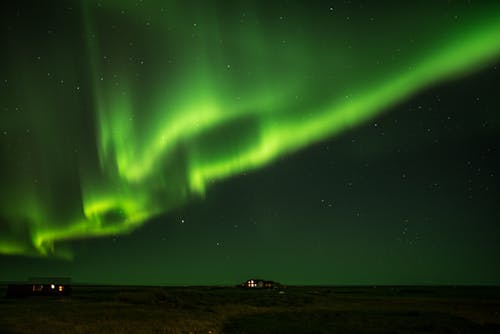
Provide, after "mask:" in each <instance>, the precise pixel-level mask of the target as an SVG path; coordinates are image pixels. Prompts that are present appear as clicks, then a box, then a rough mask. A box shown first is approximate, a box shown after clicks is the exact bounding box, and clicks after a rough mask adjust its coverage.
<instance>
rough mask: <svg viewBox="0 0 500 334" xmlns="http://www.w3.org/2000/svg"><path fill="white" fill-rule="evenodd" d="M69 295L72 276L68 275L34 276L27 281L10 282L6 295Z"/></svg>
mask: <svg viewBox="0 0 500 334" xmlns="http://www.w3.org/2000/svg"><path fill="white" fill-rule="evenodd" d="M69 295H71V278H66V277H34V278H30V279H28V281H27V282H23V283H12V284H9V285H8V286H7V292H6V297H28V296H69Z"/></svg>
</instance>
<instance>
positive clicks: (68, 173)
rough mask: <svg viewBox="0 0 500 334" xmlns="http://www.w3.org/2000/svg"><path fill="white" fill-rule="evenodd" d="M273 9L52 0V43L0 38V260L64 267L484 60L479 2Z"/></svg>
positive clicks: (492, 26) (494, 46)
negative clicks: (215, 186) (75, 256)
mask: <svg viewBox="0 0 500 334" xmlns="http://www.w3.org/2000/svg"><path fill="white" fill-rule="evenodd" d="M70 6H71V11H69V10H68V9H67V8H68V7H70ZM289 6H292V9H290V8H288V9H287V10H286V15H285V14H280V13H281V12H282V10H281V8H280V5H279V4H277V3H276V4H275V5H269V4H265V2H262V3H261V4H259V3H254V4H253V5H251V6H249V5H248V4H247V3H246V2H233V3H232V4H231V5H230V6H228V7H226V6H222V5H214V4H209V2H200V3H195V2H188V3H187V4H183V5H180V4H176V3H175V2H173V1H166V2H160V1H144V2H140V3H136V2H129V1H103V2H92V1H83V5H82V4H81V3H80V2H77V1H74V2H71V1H69V2H68V1H64V2H61V7H64V8H65V9H64V10H66V11H67V13H69V14H67V15H66V16H65V17H64V18H59V19H60V20H61V22H59V23H60V24H65V25H66V27H67V29H65V30H64V31H61V30H51V29H50V28H49V29H48V30H47V29H42V28H40V27H41V26H43V24H44V23H43V22H42V23H40V24H39V25H40V27H38V26H36V24H33V26H29V27H16V29H17V30H15V29H14V31H15V33H3V35H2V39H3V40H4V43H3V44H6V45H7V47H5V48H4V52H6V53H7V55H6V56H4V58H5V59H6V61H4V62H3V64H2V74H4V78H6V79H5V81H4V83H3V85H5V86H6V87H7V88H5V89H3V90H2V91H1V100H2V102H3V104H4V106H3V110H2V113H1V115H0V130H1V132H2V133H1V141H0V149H1V151H0V152H1V156H2V167H1V168H2V169H1V176H0V180H1V183H2V191H1V193H0V253H3V254H21V255H30V256H37V255H42V256H58V257H63V258H71V257H72V253H71V247H70V246H71V242H70V241H71V240H75V239H80V238H88V237H97V236H106V235H115V234H121V233H129V232H131V231H133V230H134V229H136V228H138V227H140V226H141V225H143V224H144V223H146V222H147V221H148V220H149V219H151V218H152V217H154V216H157V215H160V214H163V213H166V212H169V210H172V209H174V208H177V207H179V206H182V205H184V204H186V203H188V202H189V201H191V200H192V199H194V198H200V197H202V198H203V197H204V196H205V194H206V191H207V188H209V187H210V185H211V184H212V183H213V182H219V181H222V180H224V179H227V178H229V177H231V176H234V175H238V174H240V173H244V172H247V171H250V170H254V169H258V168H262V167H263V166H266V165H268V164H270V163H272V162H273V161H275V160H276V159H278V158H280V157H282V156H284V155H287V154H290V153H293V152H295V151H297V150H300V149H302V148H304V147H307V146H308V145H311V144H313V143H317V142H318V141H321V140H325V139H328V138H331V137H332V136H335V135H337V134H339V133H342V132H344V131H346V130H349V129H351V128H353V127H355V126H357V125H359V124H362V123H364V122H366V121H367V120H370V119H372V118H374V117H376V116H377V115H379V114H380V113H382V112H384V111H385V110H387V109H388V108H389V107H391V106H393V105H395V104H397V103H400V102H401V101H404V100H405V99H407V98H408V97H410V96H412V95H414V94H416V93H417V92H419V91H422V90H424V89H426V88H428V87H429V86H432V85H435V84H436V83H439V82H443V81H445V80H451V79H454V78H457V77H459V76H463V75H466V74H468V73H471V72H472V71H475V70H478V69H480V68H482V67H484V66H485V65H486V64H488V63H491V62H493V61H495V60H497V59H498V57H499V56H500V38H499V36H500V6H498V5H494V4H486V3H483V4H476V5H474V6H473V5H462V6H459V5H457V6H455V8H454V11H455V12H454V14H453V15H452V14H450V15H448V16H446V15H443V10H441V9H440V8H438V7H439V6H440V5H432V6H431V5H425V6H424V5H418V4H417V5H416V4H411V5H410V4H404V5H393V6H392V7H391V8H392V10H385V11H384V12H377V18H376V20H373V18H372V17H371V13H372V12H373V11H376V8H375V4H373V5H372V6H374V8H373V9H372V12H370V10H367V11H365V14H358V15H356V14H354V13H350V12H349V11H348V9H347V7H343V6H342V5H338V6H334V7H332V8H330V7H329V6H328V5H325V4H324V3H319V2H318V3H316V4H307V3H306V2H297V3H295V4H293V5H289ZM468 6H471V7H468ZM429 7H432V8H429ZM319 13H321V14H319ZM33 15H34V14H33ZM53 15H54V16H57V15H58V14H57V13H55V14H53ZM35 26H36V28H35ZM41 64H43V65H44V66H41ZM46 68H52V70H51V71H47V70H46Z"/></svg>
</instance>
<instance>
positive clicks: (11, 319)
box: [0, 286, 500, 333]
mask: <svg viewBox="0 0 500 334" xmlns="http://www.w3.org/2000/svg"><path fill="white" fill-rule="evenodd" d="M0 289H1V290H0V294H1V296H2V297H0V333H500V287H295V286H294V287H283V288H280V289H272V290H245V289H241V288H232V287H113V286H75V287H74V288H73V295H72V296H71V297H59V298H58V297H27V298H21V299H11V298H5V297H3V296H4V295H5V286H3V287H0Z"/></svg>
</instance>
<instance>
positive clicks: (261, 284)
mask: <svg viewBox="0 0 500 334" xmlns="http://www.w3.org/2000/svg"><path fill="white" fill-rule="evenodd" d="M278 286H279V284H278V283H276V282H273V281H265V280H263V279H257V278H253V279H249V280H247V281H246V282H245V283H243V287H244V288H249V289H272V288H277V287H278Z"/></svg>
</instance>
